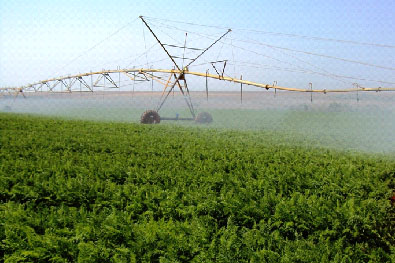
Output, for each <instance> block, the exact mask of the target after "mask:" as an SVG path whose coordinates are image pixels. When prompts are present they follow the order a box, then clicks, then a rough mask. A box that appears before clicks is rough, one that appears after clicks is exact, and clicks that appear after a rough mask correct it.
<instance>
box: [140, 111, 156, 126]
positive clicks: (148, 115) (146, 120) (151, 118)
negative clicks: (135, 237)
mask: <svg viewBox="0 0 395 263" xmlns="http://www.w3.org/2000/svg"><path fill="white" fill-rule="evenodd" d="M140 123H142V124H158V123H160V116H159V113H158V112H157V111H155V110H146V111H145V112H144V113H143V114H142V115H141V118H140Z"/></svg>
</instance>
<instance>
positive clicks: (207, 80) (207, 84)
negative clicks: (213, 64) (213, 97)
mask: <svg viewBox="0 0 395 263" xmlns="http://www.w3.org/2000/svg"><path fill="white" fill-rule="evenodd" d="M206 100H207V102H208V70H206Z"/></svg>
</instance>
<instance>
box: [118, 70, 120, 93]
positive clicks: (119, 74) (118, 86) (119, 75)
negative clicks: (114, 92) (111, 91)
mask: <svg viewBox="0 0 395 263" xmlns="http://www.w3.org/2000/svg"><path fill="white" fill-rule="evenodd" d="M118 87H119V90H121V67H120V66H118Z"/></svg>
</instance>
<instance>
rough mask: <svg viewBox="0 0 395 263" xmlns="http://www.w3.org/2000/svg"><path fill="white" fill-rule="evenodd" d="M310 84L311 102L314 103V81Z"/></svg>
mask: <svg viewBox="0 0 395 263" xmlns="http://www.w3.org/2000/svg"><path fill="white" fill-rule="evenodd" d="M309 86H310V102H311V103H313V83H311V82H310V83H309Z"/></svg>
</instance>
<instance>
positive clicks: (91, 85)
mask: <svg viewBox="0 0 395 263" xmlns="http://www.w3.org/2000/svg"><path fill="white" fill-rule="evenodd" d="M91 89H92V92H93V76H92V70H91Z"/></svg>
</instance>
